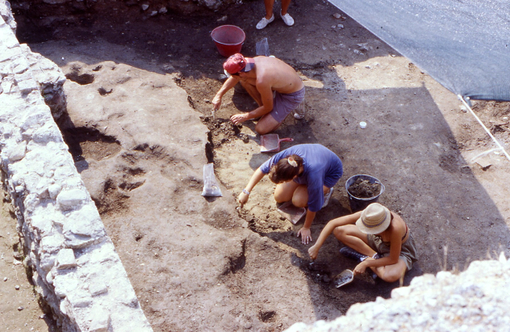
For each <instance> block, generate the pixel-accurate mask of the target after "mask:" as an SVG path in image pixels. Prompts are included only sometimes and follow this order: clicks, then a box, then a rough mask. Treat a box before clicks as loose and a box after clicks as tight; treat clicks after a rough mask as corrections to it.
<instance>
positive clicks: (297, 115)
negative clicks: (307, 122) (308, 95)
mask: <svg viewBox="0 0 510 332" xmlns="http://www.w3.org/2000/svg"><path fill="white" fill-rule="evenodd" d="M305 113H306V110H305V103H304V102H302V103H301V104H299V106H298V107H297V108H296V109H295V110H294V119H297V120H303V119H304V118H305Z"/></svg>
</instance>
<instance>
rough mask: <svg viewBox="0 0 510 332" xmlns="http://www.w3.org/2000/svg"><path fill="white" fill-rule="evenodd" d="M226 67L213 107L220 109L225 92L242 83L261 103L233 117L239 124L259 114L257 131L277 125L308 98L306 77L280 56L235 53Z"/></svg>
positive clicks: (224, 66)
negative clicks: (225, 78)
mask: <svg viewBox="0 0 510 332" xmlns="http://www.w3.org/2000/svg"><path fill="white" fill-rule="evenodd" d="M223 69H224V70H225V73H226V74H227V76H229V77H228V79H227V80H226V81H225V83H223V86H222V87H221V89H220V90H219V91H218V93H216V96H215V97H214V99H213V101H212V103H213V106H214V110H218V109H219V107H220V105H221V98H222V97H223V96H224V95H225V93H226V92H227V91H228V90H230V89H232V88H233V87H234V86H235V85H236V84H237V83H238V82H239V83H241V85H242V86H243V87H244V89H245V90H246V91H247V92H248V94H249V95H250V96H251V97H252V98H253V99H255V101H256V102H257V104H258V107H257V108H256V109H254V110H253V111H251V112H248V113H240V114H235V115H232V116H231V117H230V120H231V121H232V122H233V123H234V124H238V123H242V122H245V121H247V120H250V119H256V118H260V120H259V121H258V123H257V125H256V126H255V131H257V133H259V134H261V135H263V134H267V133H269V132H271V131H273V130H275V129H276V128H278V127H279V126H280V124H281V123H282V122H283V120H284V119H285V118H286V117H287V115H289V114H290V113H291V112H292V111H294V110H295V109H296V108H297V107H298V106H299V105H300V104H301V103H302V102H303V101H304V99H305V86H304V84H303V81H301V78H300V77H299V76H298V74H297V73H296V71H295V70H294V69H293V68H292V67H291V66H289V65H288V64H286V63H285V62H283V61H282V60H280V59H277V58H273V57H266V56H257V57H255V58H245V57H244V56H242V55H241V54H239V53H236V54H234V55H232V56H231V57H230V58H228V59H227V61H225V63H224V64H223ZM273 92H274V96H273ZM296 118H299V117H298V116H296Z"/></svg>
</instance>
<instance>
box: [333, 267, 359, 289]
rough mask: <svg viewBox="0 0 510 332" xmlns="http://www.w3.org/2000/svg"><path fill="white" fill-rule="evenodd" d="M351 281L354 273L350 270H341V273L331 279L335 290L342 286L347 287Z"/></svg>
mask: <svg viewBox="0 0 510 332" xmlns="http://www.w3.org/2000/svg"><path fill="white" fill-rule="evenodd" d="M353 280H354V273H353V272H352V271H351V270H349V269H347V270H343V271H342V272H340V274H338V275H337V276H336V277H335V278H333V284H334V285H335V287H336V288H340V287H342V286H345V285H347V284H348V283H350V282H351V281H353Z"/></svg>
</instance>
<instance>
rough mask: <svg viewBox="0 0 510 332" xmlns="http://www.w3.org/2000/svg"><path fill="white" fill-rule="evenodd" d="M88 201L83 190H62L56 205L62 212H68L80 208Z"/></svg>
mask: <svg viewBox="0 0 510 332" xmlns="http://www.w3.org/2000/svg"><path fill="white" fill-rule="evenodd" d="M88 199H89V197H88V195H87V192H86V191H85V190H81V189H71V190H62V191H61V192H60V194H58V196H57V204H58V206H59V207H60V209H61V210H62V211H70V210H75V209H79V208H81V206H82V205H83V204H85V202H86V201H87V200H88Z"/></svg>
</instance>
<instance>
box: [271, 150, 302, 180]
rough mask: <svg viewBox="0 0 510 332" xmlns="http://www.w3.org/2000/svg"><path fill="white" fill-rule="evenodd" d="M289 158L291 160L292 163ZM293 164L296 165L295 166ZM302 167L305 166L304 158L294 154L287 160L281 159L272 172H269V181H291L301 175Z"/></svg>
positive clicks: (272, 168)
mask: <svg viewBox="0 0 510 332" xmlns="http://www.w3.org/2000/svg"><path fill="white" fill-rule="evenodd" d="M289 158H290V159H291V161H290V162H289ZM294 161H295V164H294ZM292 164H294V166H293V165H292ZM301 166H303V158H301V157H300V156H298V155H296V154H292V155H290V156H288V157H286V158H283V159H280V161H278V162H277V163H276V164H274V165H273V167H271V170H270V171H269V179H270V180H271V181H272V182H274V183H282V182H287V181H290V180H292V179H293V178H294V177H295V176H296V175H299V169H300V168H301Z"/></svg>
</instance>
